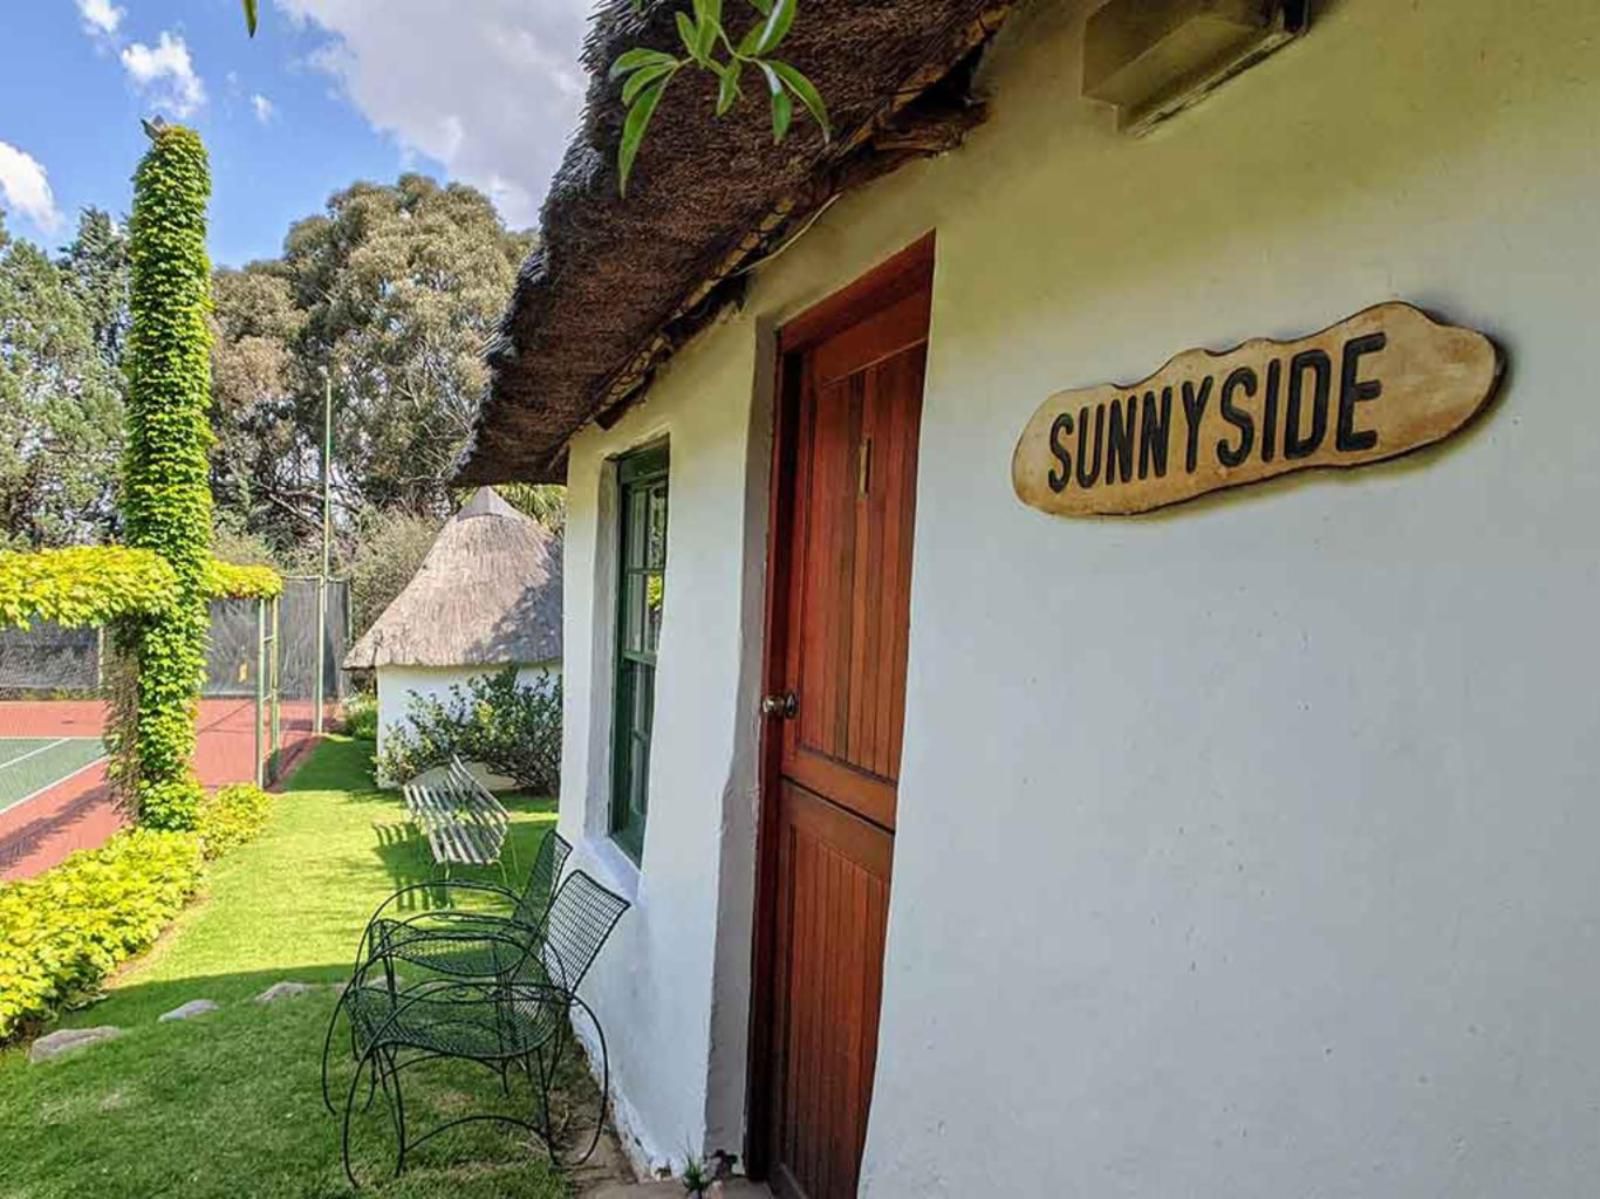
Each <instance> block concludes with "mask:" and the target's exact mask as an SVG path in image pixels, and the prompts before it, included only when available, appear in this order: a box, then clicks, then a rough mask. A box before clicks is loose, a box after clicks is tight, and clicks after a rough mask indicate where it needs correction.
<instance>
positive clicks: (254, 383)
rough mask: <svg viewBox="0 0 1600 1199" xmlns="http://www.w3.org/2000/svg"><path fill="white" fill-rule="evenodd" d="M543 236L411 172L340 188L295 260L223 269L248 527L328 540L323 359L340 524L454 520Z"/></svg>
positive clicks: (230, 472)
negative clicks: (488, 356)
mask: <svg viewBox="0 0 1600 1199" xmlns="http://www.w3.org/2000/svg"><path fill="white" fill-rule="evenodd" d="M531 247H532V236H531V235H530V234H527V233H516V232H512V231H509V230H507V229H506V228H505V225H504V223H503V222H502V221H501V220H500V217H499V215H498V214H497V213H496V212H495V210H494V206H493V205H492V204H491V203H490V202H489V200H488V198H487V197H485V196H484V195H483V194H482V193H480V192H478V191H476V190H474V189H472V188H470V187H465V186H462V185H451V186H448V187H441V186H440V185H438V184H437V183H435V182H433V181H432V180H431V179H427V178H425V177H423V176H420V175H406V176H403V177H402V178H401V179H400V180H399V181H398V182H397V183H395V184H393V185H378V184H373V183H358V184H355V185H354V186H352V187H349V188H347V189H345V190H344V191H341V192H339V193H337V194H336V195H334V196H333V197H332V198H331V199H330V200H329V201H328V205H327V209H326V211H325V212H324V213H323V214H322V215H319V216H315V217H311V218H308V219H306V220H303V221H300V222H299V223H297V224H296V225H295V226H294V227H293V228H292V229H291V230H290V231H289V235H288V237H287V239H286V241H285V244H284V253H283V256H282V257H281V258H278V259H273V260H271V261H266V262H257V263H252V264H251V265H249V266H248V267H246V268H244V269H243V270H240V271H224V272H221V273H220V274H219V276H218V278H217V280H216V289H215V290H216V311H215V317H214V319H215V324H216V335H217V340H216V348H215V350H214V361H213V371H214V376H215V382H214V398H215V407H216V414H217V424H218V431H219V435H220V437H221V443H222V445H221V450H220V452H219V454H218V455H217V457H216V459H215V475H216V477H215V485H216V490H217V494H218V499H219V503H220V504H221V505H222V506H223V507H225V508H226V509H228V510H229V511H230V512H231V513H232V514H233V515H234V517H235V518H237V519H238V520H239V522H240V525H241V527H242V531H246V532H249V533H253V534H255V535H257V536H259V537H262V538H264V539H265V540H266V541H267V542H268V543H269V544H270V545H272V546H273V547H274V549H275V550H276V551H277V552H278V553H279V554H280V555H288V554H291V553H292V552H293V550H294V547H296V546H299V545H305V544H307V543H308V542H310V541H312V540H314V539H315V537H316V535H317V533H318V531H319V529H320V527H321V525H320V516H319V501H320V492H319V485H318V470H319V458H318V447H319V445H320V442H321V436H322V394H323V386H324V383H323V378H324V376H323V372H324V370H327V371H330V372H331V374H332V378H333V383H334V395H335V430H334V433H335V441H336V445H337V452H336V455H335V469H334V478H333V490H334V497H335V503H336V504H337V506H338V508H339V513H338V516H337V523H338V526H339V528H340V530H341V531H342V532H344V533H345V534H347V535H348V534H351V533H353V532H354V531H355V530H357V529H358V528H359V527H360V525H361V524H362V523H363V522H364V521H366V520H368V519H370V517H371V515H372V514H373V513H374V512H386V511H391V510H396V509H398V510H401V511H404V512H408V513H412V514H417V515H423V516H428V515H432V516H440V515H443V514H445V513H447V512H448V511H449V508H450V494H449V491H448V488H447V486H446V480H447V479H448V477H449V473H450V466H451V463H452V462H453V460H454V458H455V455H456V454H457V452H458V451H459V450H460V449H461V446H462V445H463V443H464V442H465V440H466V437H467V433H468V431H469V429H470V427H471V419H472V414H473V411H474V409H475V406H476V403H477V399H478V396H479V393H480V392H481V390H482V388H483V386H484V384H485V382H486V372H485V367H484V365H483V361H482V353H483V346H484V342H485V341H486V339H487V338H488V336H489V333H490V332H491V330H492V329H493V327H494V324H495V322H496V321H497V320H498V319H499V315H500V311H501V309H502V307H503V305H504V303H505V297H506V296H507V295H508V294H509V293H510V291H511V288H512V285H513V283H514V281H515V278H516V271H517V267H518V265H519V264H520V262H521V261H522V259H523V258H524V257H525V256H526V255H527V253H528V251H529V250H530V249H531Z"/></svg>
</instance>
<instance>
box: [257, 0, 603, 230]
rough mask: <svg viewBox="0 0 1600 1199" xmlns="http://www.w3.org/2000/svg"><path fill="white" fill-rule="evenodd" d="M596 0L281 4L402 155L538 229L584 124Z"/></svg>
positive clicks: (305, 0)
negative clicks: (585, 54)
mask: <svg viewBox="0 0 1600 1199" xmlns="http://www.w3.org/2000/svg"><path fill="white" fill-rule="evenodd" d="M591 3H592V0H477V3H474V4H470V5H466V4H440V3H439V2H438V0H389V2H388V3H385V4H373V3H371V0H277V5H278V7H279V8H280V9H282V10H283V11H284V12H285V13H286V14H287V15H288V16H289V17H290V19H291V20H293V21H295V22H296V23H297V24H299V25H301V26H302V27H304V26H306V25H308V24H309V25H312V26H315V27H316V28H318V29H321V30H323V31H324V32H326V33H327V34H328V35H329V40H328V41H327V43H325V44H324V45H323V46H322V47H321V48H320V49H319V50H318V51H317V52H316V53H315V54H314V55H313V57H312V62H313V64H314V65H315V66H316V67H318V68H319V69H321V70H323V71H325V72H327V73H328V74H329V75H331V76H332V77H333V78H334V79H335V80H336V81H337V83H338V85H339V87H340V89H341V91H342V92H343V93H344V95H345V96H346V97H347V98H348V99H349V101H350V102H351V103H352V104H354V105H355V107H356V108H357V109H359V110H360V111H361V113H362V114H363V115H364V116H365V117H366V118H367V120H368V121H370V122H371V123H372V125H373V126H374V127H375V128H377V129H379V130H381V131H383V132H385V133H387V134H389V135H391V136H392V137H393V138H394V139H395V140H396V141H397V142H398V143H399V145H400V147H401V150H402V151H403V152H409V153H419V154H425V155H427V156H428V157H429V158H433V159H436V160H438V161H439V162H441V163H443V164H444V166H445V168H446V169H447V170H448V171H449V173H450V175H451V177H452V178H455V179H460V180H462V181H463V182H466V183H471V184H473V185H474V186H476V187H479V188H482V189H483V190H484V191H485V192H486V193H488V194H489V195H490V196H491V197H492V198H493V199H494V201H495V203H496V205H497V206H498V207H499V208H500V211H501V213H502V214H504V216H505V218H506V220H507V221H509V222H510V223H511V224H512V225H516V226H522V225H531V224H532V223H533V222H534V220H535V218H536V217H537V215H538V206H539V203H540V201H542V200H543V199H544V193H545V190H546V188H547V187H548V185H549V182H550V176H551V175H552V174H554V172H555V169H556V166H557V165H558V164H559V163H560V161H561V155H562V152H563V151H564V150H565V149H566V144H567V140H568V138H570V137H571V135H572V132H573V130H574V128H575V127H576V125H577V120H578V112H579V109H580V107H581V105H582V102H583V93H584V89H585V88H586V86H587V80H586V78H585V76H584V74H583V71H582V68H581V67H580V66H579V65H578V53H579V50H580V49H581V48H582V44H583V36H584V32H585V29H586V27H587V20H588V13H589V9H590V7H591Z"/></svg>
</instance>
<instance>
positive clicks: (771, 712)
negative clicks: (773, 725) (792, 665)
mask: <svg viewBox="0 0 1600 1199" xmlns="http://www.w3.org/2000/svg"><path fill="white" fill-rule="evenodd" d="M799 711H800V697H799V696H797V695H796V694H795V693H794V692H793V691H785V692H783V693H782V694H781V695H768V696H765V697H763V698H762V700H761V714H762V715H763V716H781V717H783V718H784V719H785V720H793V719H794V718H795V714H796V713H797V712H799Z"/></svg>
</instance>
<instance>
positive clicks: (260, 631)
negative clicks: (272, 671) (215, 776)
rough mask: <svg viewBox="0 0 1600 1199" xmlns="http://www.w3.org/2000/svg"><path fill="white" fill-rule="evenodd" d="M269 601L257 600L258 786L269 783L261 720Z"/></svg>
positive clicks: (263, 699)
mask: <svg viewBox="0 0 1600 1199" xmlns="http://www.w3.org/2000/svg"><path fill="white" fill-rule="evenodd" d="M266 673H267V601H266V600H264V599H258V600H257V601H256V719H255V726H256V786H258V787H265V786H266V785H267V766H266V761H265V759H264V758H263V756H262V752H261V722H262V718H263V717H264V716H265V714H266V713H265V708H266V699H267V696H266V688H267V680H266Z"/></svg>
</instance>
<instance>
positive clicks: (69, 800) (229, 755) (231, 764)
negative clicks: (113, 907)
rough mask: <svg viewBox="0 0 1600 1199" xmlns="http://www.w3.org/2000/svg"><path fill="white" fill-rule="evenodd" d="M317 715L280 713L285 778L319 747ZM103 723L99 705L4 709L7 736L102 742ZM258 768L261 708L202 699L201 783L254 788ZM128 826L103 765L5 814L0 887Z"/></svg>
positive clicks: (307, 706)
mask: <svg viewBox="0 0 1600 1199" xmlns="http://www.w3.org/2000/svg"><path fill="white" fill-rule="evenodd" d="M313 709H314V705H313V704H312V702H311V701H310V700H302V701H298V702H288V701H286V702H285V703H283V704H282V706H281V707H280V709H279V713H280V714H279V721H278V728H279V740H280V753H279V755H278V760H279V762H280V767H279V770H278V777H279V778H280V779H283V778H287V777H288V775H289V773H290V772H291V771H292V770H293V769H294V768H295V767H296V766H298V765H299V764H300V761H301V760H302V759H303V758H304V756H305V755H306V754H307V753H309V752H310V750H311V747H312V745H313V743H314V742H315V738H314V737H313V735H312V732H311V729H312V720H313V715H314V711H313ZM104 723H105V704H104V703H102V702H100V701H99V700H50V701H43V700H38V701H36V700H10V701H5V702H0V737H98V736H100V732H101V729H102V728H103V726H104ZM255 761H256V741H255V701H254V700H251V699H207V700H202V701H201V703H200V719H199V739H198V741H197V743H196V745H195V771H196V773H197V774H198V775H199V776H200V781H201V782H202V783H204V784H205V785H206V786H207V787H220V786H222V785H223V784H225V783H242V782H251V781H253V780H254V779H255V777H256V767H255ZM124 823H126V821H125V820H124V818H123V816H122V814H121V813H120V812H118V811H117V808H116V805H115V804H114V803H113V802H112V800H111V789H110V787H109V786H108V785H107V783H106V767H105V762H104V761H100V762H97V763H95V764H94V765H92V766H90V767H88V768H87V769H84V770H81V771H79V772H78V773H77V774H74V775H72V776H70V777H68V778H65V779H62V780H61V781H60V782H58V783H56V784H55V785H54V786H52V787H50V788H49V789H47V790H45V791H43V792H40V793H39V794H37V795H35V796H33V797H31V798H30V799H28V800H26V801H24V802H22V803H19V804H17V805H16V806H14V807H12V808H9V809H7V810H6V811H4V812H0V881H3V880H12V879H19V878H31V877H32V876H33V875H35V874H38V873H40V872H41V871H44V870H48V869H49V868H50V867H51V866H54V865H55V864H56V863H57V862H59V861H61V859H62V858H64V857H66V856H67V855H68V854H69V853H72V852H73V851H74V850H79V849H93V848H96V847H98V846H100V845H103V844H105V841H106V839H107V838H108V837H110V836H111V834H112V833H114V832H116V831H117V829H119V828H121V827H122V826H123V824H124Z"/></svg>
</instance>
